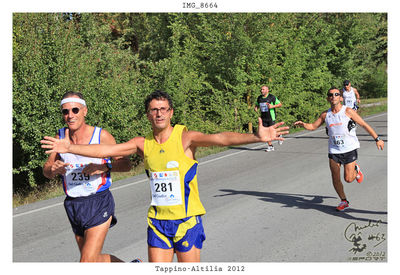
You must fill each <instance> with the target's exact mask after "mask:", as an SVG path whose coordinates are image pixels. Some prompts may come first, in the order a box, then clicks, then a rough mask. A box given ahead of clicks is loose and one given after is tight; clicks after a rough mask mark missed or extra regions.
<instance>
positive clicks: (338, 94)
mask: <svg viewBox="0 0 400 275" xmlns="http://www.w3.org/2000/svg"><path fill="white" fill-rule="evenodd" d="M332 96H340V93H334V94H332V93H328V97H332Z"/></svg>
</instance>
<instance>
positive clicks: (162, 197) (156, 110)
mask: <svg viewBox="0 0 400 275" xmlns="http://www.w3.org/2000/svg"><path fill="white" fill-rule="evenodd" d="M145 111H146V114H147V118H148V120H149V121H150V123H151V126H152V129H153V132H152V133H151V134H150V135H148V136H147V137H146V138H145V137H135V138H133V139H131V140H129V141H127V142H125V143H121V144H116V145H98V144H96V145H76V144H71V143H70V141H69V140H68V139H55V138H52V137H45V138H44V140H42V141H41V142H42V143H43V144H44V145H42V148H46V149H49V150H48V151H46V153H48V154H49V153H53V152H58V153H73V154H79V155H83V156H90V157H113V156H128V155H132V154H138V155H139V156H141V157H142V158H144V162H145V166H146V169H147V171H148V176H149V179H150V187H151V190H152V203H151V206H150V209H149V212H148V225H149V226H148V231H147V232H148V240H147V243H148V254H149V255H148V256H149V261H150V262H171V261H172V260H173V257H174V252H176V255H177V258H178V261H179V262H199V261H200V249H201V248H202V243H203V241H204V239H205V234H204V230H203V226H202V223H201V215H203V214H204V213H205V210H204V207H203V206H202V204H201V202H200V199H199V196H198V190H197V169H196V168H197V161H196V160H195V159H196V158H195V153H196V148H197V147H207V146H232V145H241V144H249V143H257V142H268V141H270V140H283V138H282V137H280V135H285V134H288V133H289V131H287V130H288V129H289V127H280V126H282V125H283V124H284V122H280V123H277V124H275V125H273V126H270V127H263V125H262V121H261V118H259V119H258V131H257V133H255V134H242V133H235V132H222V133H217V134H204V133H201V132H197V131H187V129H186V127H185V126H181V125H175V126H172V125H171V118H172V116H173V113H174V109H173V105H172V100H171V98H170V96H169V95H168V94H167V93H165V92H162V91H155V92H153V93H152V94H150V95H149V96H148V97H147V98H146V100H145ZM66 136H68V133H67V134H66Z"/></svg>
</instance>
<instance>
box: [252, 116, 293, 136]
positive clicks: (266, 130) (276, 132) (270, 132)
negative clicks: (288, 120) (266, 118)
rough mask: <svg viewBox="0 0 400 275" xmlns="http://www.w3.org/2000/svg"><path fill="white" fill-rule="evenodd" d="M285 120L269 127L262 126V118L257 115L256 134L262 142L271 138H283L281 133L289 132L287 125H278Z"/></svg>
mask: <svg viewBox="0 0 400 275" xmlns="http://www.w3.org/2000/svg"><path fill="white" fill-rule="evenodd" d="M283 124H285V122H279V123H277V124H275V125H272V126H270V127H264V126H263V125H262V119H261V118H260V117H259V118H258V132H257V135H258V136H259V137H260V139H261V141H262V142H268V141H272V140H282V141H283V140H284V138H283V137H282V135H286V134H289V131H288V130H289V127H287V126H285V127H280V126H282V125H283Z"/></svg>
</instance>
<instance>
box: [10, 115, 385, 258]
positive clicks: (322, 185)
mask: <svg viewBox="0 0 400 275" xmlns="http://www.w3.org/2000/svg"><path fill="white" fill-rule="evenodd" d="M366 121H367V122H368V123H369V124H370V125H371V126H372V127H373V128H374V129H375V130H376V131H377V133H378V134H379V135H380V136H381V137H382V139H383V140H384V141H385V142H386V143H385V149H384V150H383V151H378V150H377V148H376V145H375V142H374V141H373V140H372V138H371V137H370V136H369V135H368V134H367V133H366V132H365V131H364V129H362V128H361V127H358V129H357V133H358V137H359V140H360V142H361V148H360V150H359V160H358V163H359V164H360V166H361V169H362V171H363V172H364V175H365V179H364V182H363V183H362V184H358V183H357V182H356V181H355V182H353V183H345V182H344V186H345V192H346V194H347V197H348V200H349V201H350V207H351V208H350V209H347V210H346V211H345V212H337V211H335V207H336V206H337V204H338V203H339V199H338V197H337V195H336V193H335V191H334V189H333V186H332V183H331V178H330V171H329V168H328V157H327V142H328V141H327V136H326V135H325V130H324V129H323V128H320V129H319V130H316V131H314V132H307V131H303V132H298V133H296V134H293V135H288V136H287V138H286V140H285V141H284V143H283V144H282V145H278V144H277V143H274V145H275V151H274V152H268V153H267V152H265V151H264V149H265V145H264V144H253V145H248V146H241V147H237V148H231V149H230V150H227V151H224V152H222V153H219V154H215V155H212V156H208V157H206V158H203V159H200V165H199V171H198V172H199V174H198V181H199V189H200V197H201V199H202V202H203V204H204V206H205V208H206V210H207V214H206V215H205V216H204V217H203V223H204V227H205V232H206V238H207V239H206V241H205V242H204V245H203V250H202V255H201V256H202V261H204V262H250V263H253V262H254V263H256V262H386V261H387V247H388V241H387V239H388V236H387V227H388V218H387V216H388V215H387V192H388V189H387V181H388V178H387V152H388V147H389V143H388V140H387V114H386V113H383V114H378V115H374V116H371V117H368V118H366ZM112 193H113V195H114V198H115V201H116V214H117V218H118V224H117V225H116V226H115V227H113V228H112V229H111V230H110V231H109V234H108V236H107V239H106V241H105V244H104V249H103V252H105V253H110V254H114V255H116V256H118V257H119V258H121V259H123V260H125V261H130V260H132V259H133V258H136V257H140V258H142V259H143V260H144V261H147V243H146V228H147V225H146V213H147V208H148V205H149V203H150V193H149V187H148V183H147V180H146V178H145V176H144V175H140V176H136V177H133V178H129V179H126V180H123V181H119V182H116V183H114V185H113V188H112ZM63 199H64V198H63V197H59V198H55V199H51V200H46V201H41V202H38V203H33V204H30V205H26V206H22V207H19V208H16V209H13V241H12V244H13V262H77V261H78V260H79V251H78V248H77V245H76V243H75V239H74V235H73V233H72V230H71V228H70V225H69V222H68V220H67V217H66V215H65V212H64V208H63V205H62V202H63Z"/></svg>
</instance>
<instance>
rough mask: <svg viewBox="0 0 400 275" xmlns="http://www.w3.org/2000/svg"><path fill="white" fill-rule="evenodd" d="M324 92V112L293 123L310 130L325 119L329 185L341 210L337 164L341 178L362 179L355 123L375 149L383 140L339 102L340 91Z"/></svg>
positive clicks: (343, 200)
mask: <svg viewBox="0 0 400 275" xmlns="http://www.w3.org/2000/svg"><path fill="white" fill-rule="evenodd" d="M327 95H328V97H327V100H328V102H329V103H330V104H331V108H330V109H329V110H327V111H324V112H323V113H322V114H321V115H320V116H319V118H318V119H317V120H316V121H314V122H313V123H304V122H303V121H296V122H295V123H294V125H296V126H301V127H303V128H304V129H306V130H309V131H314V130H316V129H317V128H318V127H320V126H321V125H322V124H323V123H324V122H325V124H326V127H327V130H328V131H327V132H328V136H329V154H328V158H329V167H330V170H331V175H332V182H333V187H334V188H335V191H336V193H337V194H338V196H339V198H340V199H341V202H340V204H339V205H338V207H336V210H338V211H343V210H344V209H346V208H348V207H349V201H348V200H347V198H346V194H345V193H344V188H343V184H342V182H341V180H340V166H341V165H342V164H343V166H344V179H345V181H346V182H353V181H354V180H355V179H356V180H357V182H358V183H361V182H362V181H363V179H364V175H363V173H362V172H361V169H360V166H359V165H358V164H357V163H356V160H357V158H358V153H357V149H358V148H360V142H359V141H358V138H357V135H356V131H355V126H356V125H355V123H357V124H358V125H360V126H361V127H363V128H364V129H365V130H366V131H367V132H368V133H369V134H370V135H371V136H372V138H373V139H374V140H375V142H376V146H377V148H378V150H379V149H381V150H383V147H384V142H383V140H381V139H380V138H379V136H378V135H377V134H376V133H375V131H374V130H373V129H372V128H371V126H369V125H368V124H367V123H366V122H365V121H364V120H363V119H362V118H361V117H360V116H359V115H358V114H357V112H356V111H354V110H353V109H352V108H350V107H347V106H344V105H342V104H341V101H342V100H343V97H342V92H340V91H339V90H338V89H337V88H335V87H332V88H331V89H329V91H328V94H327Z"/></svg>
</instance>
